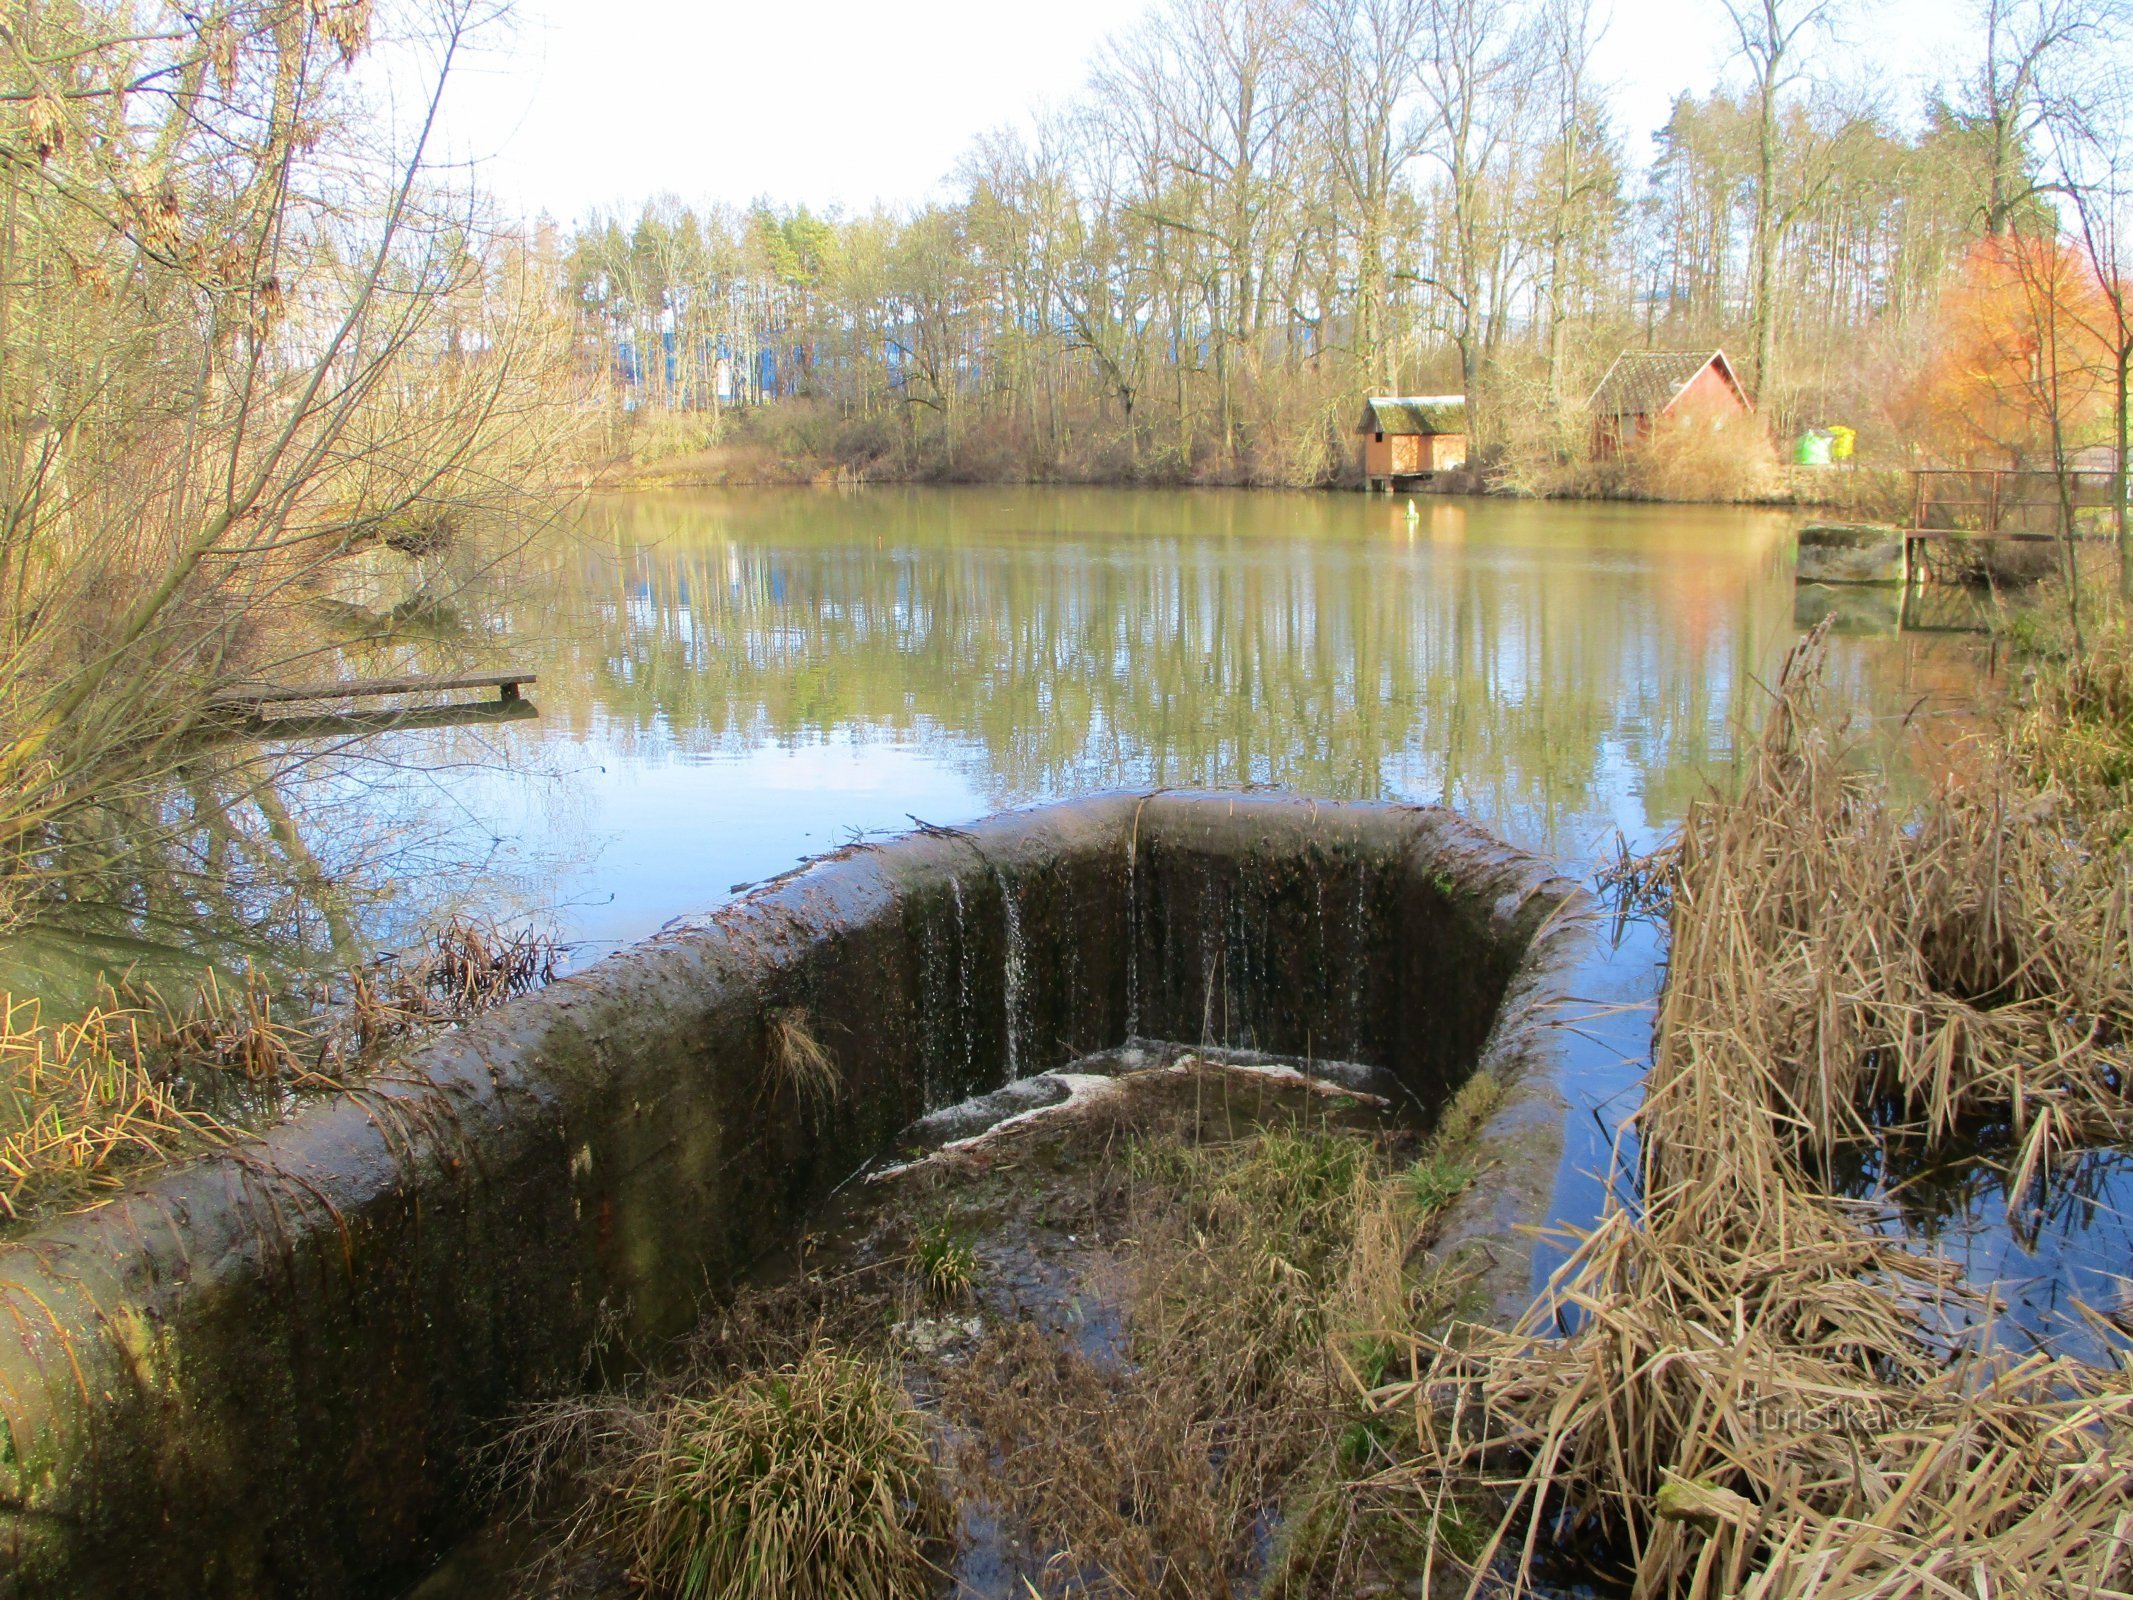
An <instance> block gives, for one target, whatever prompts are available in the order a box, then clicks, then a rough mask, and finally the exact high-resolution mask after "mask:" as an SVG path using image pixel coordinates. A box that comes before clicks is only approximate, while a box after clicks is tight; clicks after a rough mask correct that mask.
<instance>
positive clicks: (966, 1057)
mask: <svg viewBox="0 0 2133 1600" xmlns="http://www.w3.org/2000/svg"><path fill="white" fill-rule="evenodd" d="M948 888H949V892H950V893H951V894H952V895H953V896H954V899H955V982H956V994H955V1031H956V1033H957V1034H958V1035H959V1036H960V1037H961V1039H962V1042H963V1082H964V1084H966V1085H967V1084H968V1083H969V1082H970V1075H971V1072H972V1070H973V1069H974V1068H975V1067H976V1065H977V1029H976V1028H974V1027H972V1026H971V1021H970V1010H971V1007H970V960H971V950H970V923H969V919H968V918H967V917H965V916H964V914H963V880H962V879H961V878H956V877H952V878H950V879H949V880H948Z"/></svg>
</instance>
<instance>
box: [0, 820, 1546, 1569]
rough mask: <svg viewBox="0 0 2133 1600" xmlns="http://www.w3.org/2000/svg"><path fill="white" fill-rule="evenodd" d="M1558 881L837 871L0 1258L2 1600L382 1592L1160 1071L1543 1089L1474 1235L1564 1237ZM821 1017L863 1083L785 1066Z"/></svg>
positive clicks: (1495, 1136) (1169, 865) (1184, 824)
mask: <svg viewBox="0 0 2133 1600" xmlns="http://www.w3.org/2000/svg"><path fill="white" fill-rule="evenodd" d="M1577 900H1578V896H1577V895H1576V892H1575V890H1574V889H1573V887H1572V886H1571V885H1569V884H1568V883H1567V882H1565V881H1564V880H1562V879H1560V878H1556V877H1553V876H1551V874H1550V873H1549V872H1548V871H1547V869H1546V868H1545V867H1544V866H1542V865H1541V864H1540V863H1538V862H1536V861H1534V860H1532V859H1531V858H1528V857H1525V856H1522V855H1519V854H1517V853H1515V852H1512V851H1509V850H1506V849H1504V848H1503V847H1501V846H1500V845H1497V844H1495V843H1493V842H1492V841H1490V840H1489V839H1487V838H1486V837H1485V836H1483V835H1481V834H1479V833H1477V832H1476V831H1475V830H1473V829H1471V828H1469V827H1467V826H1465V825H1464V824H1462V823H1460V822H1459V821H1457V819H1455V818H1453V817H1451V816H1450V815H1449V814H1447V813H1444V812H1441V811H1437V810H1432V809H1418V808H1412V807H1402V806H1330V805H1317V804H1313V803H1311V802H1308V801H1302V800H1296V799H1289V798H1279V797H1270V796H1259V795H1227V794H1225V795H1206V796H1186V795H1157V796H1141V795H1113V796H1105V797H1100V798H1096V799H1091V800H1087V801H1080V802H1074V803H1070V804H1065V805H1060V806H1055V807H1051V808H1047V809H1042V810H1035V811H1029V812H1023V813H1017V814H1011V815H1009V816H1006V817H1003V818H996V819H993V820H991V821H989V822H986V823H984V824H981V825H979V826H977V827H974V828H972V829H970V830H968V831H967V832H964V831H958V832H954V833H934V834H920V835H915V836H912V837H909V838H906V839H904V840H901V841H899V842H896V843H894V844H889V845H884V846H873V847H862V848H858V849H853V850H849V851H845V852H841V853H840V854H838V855H837V856H834V857H831V858H828V859H826V860H824V861H822V862H820V863H817V864H815V865H813V866H811V867H809V868H807V869H805V870H803V871H801V872H798V873H796V874H793V875H791V876H789V877H788V878H786V879H783V880H780V881H778V882H776V883H773V884H771V885H767V886H765V887H763V888H761V889H759V890H757V891H756V892H754V893H752V894H750V895H748V896H746V897H745V898H744V899H743V900H741V901H740V902H738V903H737V904H735V905H733V906H732V907H729V908H727V909H726V910H723V911H721V912H719V913H718V914H716V915H715V916H712V917H709V918H707V919H705V920H704V922H703V923H702V925H701V926H698V927H693V928H687V929H683V930H678V931H673V932H670V933H668V934H665V935H663V936H661V937H660V938H658V939H655V940H652V941H650V942H648V943H646V944H644V945H641V946H638V947H636V948H634V949H632V950H629V951H626V952H623V953H622V954H620V955H617V956H615V957H613V958H611V959H609V960H607V961H604V962H602V963H600V964H599V965H598V966H596V967H594V968H592V969H590V970H589V971H587V972H586V973H584V974H582V975H578V976H574V977H571V978H567V979H565V980H563V981H561V982H559V983H557V984H555V985H554V986H552V987H551V988H549V989H548V990H546V991H545V992H543V993H541V994H539V995H535V996H531V997H529V998H527V999H524V1000H521V1001H517V1002H514V1003H512V1004H511V1005H508V1006H506V1007H504V1008H502V1009H501V1010H499V1011H498V1012H496V1013H494V1014H492V1015H491V1016H489V1017H487V1018H484V1019H482V1020H481V1021H479V1022H476V1023H474V1024H472V1025H470V1026H468V1027H466V1028H464V1029H462V1030H459V1031H457V1032H455V1033H453V1034H451V1035H449V1036H447V1037H445V1038H443V1039H440V1040H438V1041H435V1042H434V1043H432V1044H430V1045H428V1046H426V1047H425V1048H424V1049H422V1050H421V1051H420V1052H418V1053H417V1054H416V1055H415V1057H414V1058H413V1059H412V1060H411V1061H410V1062H409V1063H408V1065H407V1067H406V1069H405V1070H402V1071H396V1072H393V1073H390V1074H382V1075H380V1076H379V1077H378V1078H377V1079H376V1080H374V1081H373V1082H372V1083H370V1084H369V1085H367V1086H366V1087H365V1088H364V1089H362V1090H361V1091H359V1092H356V1093H352V1094H349V1095H347V1096H344V1097H340V1098H335V1099H332V1100H324V1101H320V1102H317V1103H314V1104H313V1105H311V1106H310V1107H309V1108H308V1109H306V1110H305V1111H304V1112H303V1113H302V1114H301V1115H299V1116H297V1117H296V1118H295V1119H293V1120H292V1121H291V1122H290V1123H289V1124H287V1125H286V1126H284V1127H282V1128H279V1129H277V1130H275V1131H274V1132H273V1133H271V1134H270V1135H268V1136H266V1137H265V1138H263V1139H261V1140H260V1141H258V1142H257V1143H256V1144H253V1145H250V1146H248V1147H246V1148H245V1149H243V1150H242V1151H239V1152H235V1153H232V1154H228V1155H224V1156H221V1157H217V1158H214V1159H210V1160H205V1161H201V1162H199V1163H196V1164H194V1165H191V1166H188V1167H185V1168H182V1169H178V1170H173V1171H169V1172H166V1173H164V1174H163V1175H161V1176H159V1177H157V1178H155V1179H154V1180H153V1181H151V1182H148V1183H147V1184H145V1185H144V1186H143V1187H142V1188H140V1189H139V1190H138V1191H137V1192H135V1193H132V1194H130V1195H128V1196H126V1197H125V1198H123V1199H121V1200H119V1201H116V1202H114V1203H112V1204H110V1205H107V1206H104V1207H102V1208H101V1209H99V1210H97V1211H94V1212H91V1213H87V1214H85V1215H82V1216H77V1217H72V1218H67V1219H64V1220H61V1221H57V1222H54V1223H52V1224H50V1225H49V1226H47V1227H45V1228H43V1229H42V1230H41V1231H39V1232H38V1233H36V1234H34V1235H32V1236H31V1237H29V1238H28V1239H26V1240H23V1241H20V1242H18V1243H15V1244H13V1245H10V1246H8V1247H6V1249H5V1250H4V1251H0V1422H4V1433H0V1596H5V1597H8V1600H16V1597H25V1600H26V1597H31V1596H59V1595H68V1596H104V1595H109V1596H119V1595H124V1596H129V1597H141V1596H173V1597H176V1596H185V1597H192V1596H262V1595H289V1596H367V1595H382V1594H390V1593H393V1592H395V1591H396V1590H397V1589H399V1588H401V1587H403V1586H404V1585H405V1584H406V1583H407V1582H409V1581H410V1580H411V1579H413V1578H414V1577H415V1576H417V1575H418V1574H419V1573H421V1572H422V1571H423V1570H425V1569H426V1568H427V1567H428V1566H429V1565H430V1564H431V1563H433V1562H434V1561H435V1559H436V1558H437V1557H438V1555H439V1554H440V1553H441V1552H442V1551H443V1550H444V1549H445V1548H446V1547H447V1546H448V1545H449V1544H450V1543H451V1542H452V1541H453V1540H454V1539H456V1538H457V1537H458V1536H459V1535H460V1534H461V1533H462V1532H463V1531H464V1529H465V1528H466V1527H467V1525H468V1522H469V1519H470V1518H471V1517H472V1516H473V1515H474V1514H476V1511H477V1509H478V1505H477V1496H476V1492H475V1482H474V1477H473V1474H472V1471H471V1469H470V1467H469V1463H468V1451H469V1449H470V1448H471V1447H473V1446H475V1445H477V1444H478V1443H479V1442H481V1441H482V1440H483V1439H485V1438H486V1437H488V1436H489V1434H490V1431H491V1430H492V1429H493V1427H494V1425H495V1423H496V1420H497V1419H498V1418H499V1417H501V1416H502V1415H504V1414H505V1413H506V1412H507V1411H508V1410H509V1408H510V1407H511V1406H513V1405H514V1404H516V1403H518V1402H520V1401H523V1400H525V1399H527V1398H530V1397H535V1396H540V1395H545V1394H553V1393H556V1392H559V1391H563V1390H566V1389H569V1388H571V1387H574V1386H576V1385H578V1384H580V1383H581V1382H582V1381H583V1380H584V1378H585V1375H586V1373H585V1369H586V1360H587V1357H586V1350H587V1346H588V1343H589V1341H590V1340H591V1339H592V1337H593V1335H594V1333H595V1331H596V1327H597V1326H598V1325H599V1324H600V1323H601V1322H602V1320H603V1319H612V1320H614V1321H616V1322H618V1323H619V1324H620V1326H622V1327H623V1328H624V1329H626V1330H627V1331H628V1333H629V1334H630V1335H631V1336H632V1337H633V1338H634V1339H635V1340H636V1341H637V1342H638V1346H639V1347H640V1348H642V1347H644V1346H647V1345H650V1346H653V1347H656V1344H657V1342H658V1341H659V1340H661V1339H663V1338H665V1337H668V1336H671V1335H674V1334H678V1333H680V1332H682V1331H683V1330H684V1329H685V1328H687V1327H688V1326H689V1325H690V1323H691V1322H692V1321H693V1320H694V1318H695V1316H696V1315H697V1311H698V1308H699V1306H700V1304H701V1303H702V1301H703V1299H704V1297H705V1296H706V1295H707V1294H709V1293H713V1292H715V1291H716V1290H717V1288H718V1287H719V1286H720V1285H721V1284H723V1283H724V1282H726V1281H727V1280H728V1278H729V1277H730V1275H731V1274H732V1272H733V1271H734V1270H735V1269H736V1268H737V1267H739V1266H740V1265H742V1264H743V1263H745V1262H746V1261H748V1260H750V1259H751V1258H753V1257H754V1256H755V1255H757V1254H759V1253H761V1252H762V1251H763V1250H764V1249H766V1248H769V1247H771V1246H772V1245H774V1244H775V1243H776V1242H778V1241H779V1240H780V1239H782V1238H784V1237H786V1236H787V1235H788V1233H789V1230H790V1229H791V1228H792V1227H793V1226H794V1225H795V1223H796V1222H797V1221H798V1219H799V1218H800V1217H801V1216H802V1215H803V1214H804V1213H805V1212H806V1210H807V1208H808V1207H809V1206H811V1205H812V1204H814V1203H815V1202H816V1201H818V1200H819V1199H820V1198H821V1197H822V1196H823V1195H824V1194H825V1193H826V1192H827V1191H828V1190H829V1188H830V1187H832V1186H833V1185H834V1184H835V1183H836V1182H838V1181H839V1180H841V1179H842V1178H844V1177H845V1176H846V1175H847V1174H849V1173H850V1172H851V1171H852V1170H853V1169H854V1168H855V1167H857V1166H858V1165H859V1164H861V1163H862V1162H863V1161H864V1160H866V1159H867V1158H868V1157H870V1156H871V1155H872V1154H874V1153H875V1152H877V1151H878V1150H880V1149H881V1148H883V1146H884V1145H885V1143H886V1142H887V1141H888V1140H889V1139H890V1138H891V1137H892V1136H893V1135H894V1133H895V1132H896V1131H897V1130H898V1129H900V1128H901V1127H902V1126H903V1125H904V1124H905V1123H907V1122H908V1121H909V1120H911V1119H912V1118H913V1117H915V1116H917V1115H918V1114H920V1113H921V1112H923V1111H925V1110H928V1109H931V1108H934V1107H937V1106H940V1105H943V1104H947V1103H951V1102H953V1101H954V1100H956V1099H959V1098H961V1097H963V1096H965V1095H967V1094H970V1093H972V1092H975V1091H978V1090H982V1089H986V1088H990V1087H994V1086H996V1085H997V1084H998V1083H999V1082H1001V1081H1002V1080H1003V1078H1004V1077H1006V1076H1007V1075H1008V1074H1009V1073H1010V1072H1014V1073H1022V1074H1026V1073H1029V1072H1034V1071H1038V1070H1042V1069H1043V1068H1046V1067H1050V1066H1056V1065H1059V1064H1061V1063H1063V1062H1065V1061H1067V1060H1070V1059H1072V1058H1074V1057H1075V1056H1078V1055H1080V1054H1083V1053H1085V1052H1087V1051H1090V1050H1093V1049H1097V1048H1101V1047H1105V1046H1108V1045H1111V1044H1115V1043H1117V1042H1119V1041H1120V1040H1122V1039H1123V1038H1125V1037H1127V1036H1129V1035H1130V1034H1139V1035H1142V1036H1146V1037H1166V1038H1173V1039H1185V1040H1204V1041H1207V1042H1218V1043H1226V1044H1236V1045H1251V1046H1256V1047H1258V1048H1261V1049H1266V1050H1273V1051H1283V1052H1297V1053H1304V1052H1308V1053H1312V1054H1317V1055H1342V1056H1348V1057H1351V1058H1356V1059H1362V1060H1366V1061H1373V1062H1378V1063H1382V1064H1384V1065H1388V1066H1390V1067H1393V1068H1394V1069H1395V1070H1397V1071H1399V1072H1400V1073H1402V1074H1403V1075H1404V1076H1405V1077H1406V1078H1407V1080H1408V1081H1409V1082H1410V1083H1411V1084H1413V1085H1414V1086H1415V1087H1416V1088H1417V1089H1418V1091H1419V1092H1421V1093H1422V1094H1423V1095H1424V1096H1425V1097H1428V1098H1438V1097H1441V1096H1443V1095H1445V1094H1448V1093H1449V1092H1450V1091H1451V1089H1452V1088H1453V1087H1455V1086H1456V1084H1457V1083H1458V1082H1459V1081H1460V1080H1461V1079H1463V1077H1464V1076H1465V1074H1466V1073H1467V1072H1468V1071H1470V1070H1471V1069H1472V1067H1473V1066H1474V1064H1475V1062H1476V1061H1477V1060H1484V1061H1487V1062H1488V1063H1489V1064H1490V1065H1491V1067H1492V1069H1493V1070H1496V1071H1499V1072H1501V1073H1504V1074H1506V1075H1512V1076H1517V1077H1518V1078H1519V1081H1520V1083H1521V1089H1520V1091H1519V1093H1517V1094H1516V1095H1514V1096H1513V1097H1512V1099H1511V1101H1510V1102H1509V1103H1508V1104H1507V1105H1506V1106H1505V1108H1504V1110H1503V1111H1502V1112H1501V1113H1500V1114H1499V1116H1498V1117H1497V1118H1496V1119H1495V1121H1494V1122H1493V1123H1492V1125H1491V1130H1490V1138H1491V1139H1492V1140H1493V1141H1494V1143H1495V1145H1496V1147H1497V1149H1496V1154H1497V1157H1498V1160H1497V1164H1496V1165H1497V1176H1496V1179H1495V1180H1494V1181H1492V1182H1491V1183H1489V1184H1488V1185H1486V1186H1484V1187H1483V1188H1481V1189H1479V1190H1477V1191H1476V1192H1475V1193H1474V1194H1473V1195H1471V1196H1470V1197H1469V1198H1468V1200H1467V1201H1466V1202H1464V1203H1463V1206H1462V1209H1461V1210H1460V1212H1459V1213H1458V1214H1457V1215H1455V1217H1454V1219H1453V1223H1452V1227H1451V1229H1450V1233H1449V1237H1450V1239H1451V1240H1452V1241H1454V1243H1455V1244H1456V1245H1462V1246H1463V1245H1471V1244H1477V1243H1478V1244H1480V1245H1482V1246H1484V1247H1485V1248H1484V1250H1483V1259H1485V1260H1487V1261H1488V1262H1489V1263H1491V1265H1490V1275H1489V1277H1488V1280H1487V1284H1486V1287H1487V1290H1488V1292H1489V1293H1490V1294H1492V1295H1493V1296H1495V1297H1496V1299H1497V1301H1498V1303H1499V1305H1500V1306H1501V1307H1503V1308H1505V1309H1509V1308H1511V1307H1513V1306H1515V1305H1516V1304H1517V1303H1518V1301H1519V1300H1520V1299H1521V1298H1522V1297H1523V1295H1524V1292H1525V1288H1526V1281H1525V1278H1526V1267H1525V1261H1526V1255H1525V1249H1524V1246H1523V1244H1522V1242H1520V1241H1519V1240H1518V1239H1516V1238H1515V1237H1514V1236H1513V1235H1512V1234H1511V1232H1510V1229H1511V1228H1512V1226H1513V1225H1514V1224H1516V1223H1518V1222H1522V1221H1533V1220H1537V1219H1538V1216H1539V1215H1540V1212H1541V1209H1542V1208H1543V1207H1545V1205H1546V1203H1547V1200H1548V1197H1549V1190H1550V1187H1551V1186H1552V1181H1553V1175H1554V1172H1555V1166H1556V1160H1557V1155H1558V1152H1559V1137H1560V1124H1561V1115H1562V1112H1561V1103H1560V1100H1559V1099H1558V1097H1557V1096H1556V1094H1555V1090H1554V1073H1555V1060H1556V1049H1557V1046H1556V1044H1555V1042H1554V1035H1553V1034H1552V1032H1551V1031H1550V1030H1549V1029H1548V1028H1547V1027H1546V1026H1545V1024H1544V1022H1543V1020H1542V1017H1541V1012H1542V1010H1543V1009H1544V1007H1545V1004H1546V1002H1547V1000H1548V998H1549V994H1550V986H1551V984H1552V983H1553V982H1554V981H1555V979H1554V974H1555V973H1556V972H1557V971H1558V970H1559V969H1560V967H1561V966H1562V964H1563V963H1565V962H1567V961H1568V960H1569V959H1571V956H1572V953H1573V950H1574V947H1575V946H1576V945H1577V943H1578V942H1579V941H1580V940H1581V939H1582V938H1583V937H1584V934H1583V932H1582V929H1581V925H1580V924H1579V923H1578V922H1577V920H1576V919H1575V918H1574V917H1572V916H1570V915H1569V913H1570V912H1571V911H1572V910H1573V909H1574V907H1575V905H1576V903H1577ZM789 1011H798V1012H802V1013H804V1014H805V1015H806V1016H807V1018H808V1019H809V1021H810V1025H811V1026H812V1028H813V1030H814V1032H815V1033H816V1034H817V1036H818V1037H819V1038H820V1039H821V1041H822V1042H823V1043H824V1044H825V1045H826V1046H827V1047H828V1048H829V1050H830V1052H831V1053H832V1054H833V1055H834V1057H835V1058H836V1060H837V1064H838V1066H839V1069H840V1071H841V1073H842V1075H843V1091H842V1094H841V1096H840V1098H839V1100H838V1102H837V1103H836V1104H835V1106H834V1107H833V1108H831V1109H830V1111H828V1112H827V1113H826V1114H822V1115H819V1116H814V1115H810V1114H808V1113H807V1112H806V1111H805V1110H804V1109H803V1108H802V1107H800V1106H799V1105H797V1104H795V1103H794V1102H793V1101H792V1100H791V1098H790V1095H789V1092H788V1091H787V1090H785V1089H784V1088H782V1087H780V1085H779V1083H778V1081H777V1079H776V1076H775V1074H774V1073H773V1072H772V1071H770V1070H769V1067H768V1062H769V1060H770V1054H771V1048H772V1047H771V1042H770V1041H771V1029H772V1025H773V1022H774V1019H775V1018H777V1017H778V1016H779V1015H780V1014H781V1013H785V1012H789Z"/></svg>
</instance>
